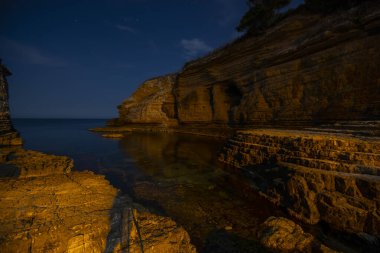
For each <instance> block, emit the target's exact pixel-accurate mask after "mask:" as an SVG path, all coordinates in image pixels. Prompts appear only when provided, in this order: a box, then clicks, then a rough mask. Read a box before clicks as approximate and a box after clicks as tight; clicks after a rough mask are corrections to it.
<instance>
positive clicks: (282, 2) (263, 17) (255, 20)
mask: <svg viewBox="0 0 380 253" xmlns="http://www.w3.org/2000/svg"><path fill="white" fill-rule="evenodd" d="M290 2H291V0H247V3H248V5H249V10H248V12H247V13H246V14H245V15H244V16H243V18H242V19H241V20H240V23H239V25H238V27H237V28H236V29H237V30H238V31H239V32H243V31H247V33H249V34H257V33H261V32H263V31H265V29H267V28H268V27H270V26H271V25H273V24H274V23H275V22H276V21H278V20H279V18H280V17H281V14H280V10H281V9H282V8H284V7H285V6H287V5H289V4H290Z"/></svg>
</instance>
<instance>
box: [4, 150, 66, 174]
mask: <svg viewBox="0 0 380 253" xmlns="http://www.w3.org/2000/svg"><path fill="white" fill-rule="evenodd" d="M7 151H8V152H9V151H10V150H9V149H6V148H3V149H2V150H0V154H2V155H3V161H1V164H0V175H2V176H3V177H5V176H6V177H19V178H23V177H37V176H46V175H52V174H67V173H70V172H71V170H72V169H73V168H74V162H73V160H72V159H70V158H68V157H65V156H54V155H47V154H44V153H41V152H36V151H31V150H23V149H15V151H13V152H12V151H10V152H9V153H8V152H7Z"/></svg>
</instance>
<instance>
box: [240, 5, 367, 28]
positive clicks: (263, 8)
mask: <svg viewBox="0 0 380 253" xmlns="http://www.w3.org/2000/svg"><path fill="white" fill-rule="evenodd" d="M368 1H374V0H331V1H321V0H305V2H304V4H302V5H301V6H300V8H304V9H306V10H308V11H311V12H316V13H323V14H328V13H332V12H334V11H339V10H344V9H349V8H353V7H355V6H356V5H359V4H361V3H363V2H368ZM291 2H292V1H291V0H247V4H248V5H249V10H248V11H247V13H245V14H244V16H243V17H242V18H241V20H240V23H239V25H238V26H237V27H236V30H237V31H239V32H244V31H246V32H247V34H248V35H256V34H260V33H262V32H264V31H266V29H268V28H269V27H272V26H273V25H275V24H277V23H278V22H279V21H281V20H282V19H283V18H285V17H286V16H287V15H289V14H290V13H291V10H290V9H289V10H286V9H287V7H288V6H289V4H290V3H291Z"/></svg>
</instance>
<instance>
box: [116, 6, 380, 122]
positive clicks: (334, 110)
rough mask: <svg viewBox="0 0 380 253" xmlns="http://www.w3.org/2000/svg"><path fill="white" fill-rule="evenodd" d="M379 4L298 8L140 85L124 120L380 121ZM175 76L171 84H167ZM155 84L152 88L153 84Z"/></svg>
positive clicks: (124, 107)
mask: <svg viewBox="0 0 380 253" xmlns="http://www.w3.org/2000/svg"><path fill="white" fill-rule="evenodd" d="M379 31H380V5H379V3H378V2H376V1H373V2H371V3H363V4H361V5H360V6H358V7H355V8H353V9H351V10H348V11H345V12H339V13H333V14H330V15H327V16H322V15H318V14H312V13H308V12H306V11H305V10H302V9H301V10H298V11H296V12H295V13H293V14H292V15H289V16H288V17H287V18H285V19H284V20H282V21H281V22H280V23H279V24H278V25H276V26H275V27H273V28H271V29H269V30H268V31H267V32H266V33H265V34H264V35H260V36H257V37H247V38H242V39H239V40H237V41H235V42H233V43H231V44H230V45H227V46H225V47H223V48H221V49H219V50H216V51H215V52H213V53H212V54H210V55H208V56H206V57H202V58H200V59H198V60H195V61H192V62H189V63H187V64H186V65H185V66H184V68H183V69H182V71H180V72H179V73H178V76H177V78H172V77H170V78H169V77H161V78H157V79H152V80H149V81H147V82H145V83H144V84H142V85H141V86H140V88H139V89H138V90H137V91H136V93H135V94H134V95H132V97H130V98H129V99H128V100H126V101H125V102H124V103H123V104H122V105H121V106H120V118H119V121H118V122H119V123H120V122H121V123H122V124H125V123H130V122H133V123H147V122H149V123H152V122H155V123H163V122H167V120H168V119H173V118H175V119H176V120H178V122H179V124H180V126H182V127H185V126H188V125H191V126H194V125H196V124H198V125H201V126H203V128H204V127H210V126H212V125H221V126H237V127H242V126H249V125H258V124H259V125H273V124H276V125H278V124H280V125H286V126H294V125H312V124H318V123H321V122H330V121H342V120H376V119H379V118H380V103H379V101H380V89H379V86H380V67H379V66H380V50H379V49H380V33H379ZM168 80H170V81H168ZM153 86H154V87H153Z"/></svg>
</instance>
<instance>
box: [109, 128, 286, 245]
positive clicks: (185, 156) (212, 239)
mask: <svg viewBox="0 0 380 253" xmlns="http://www.w3.org/2000/svg"><path fill="white" fill-rule="evenodd" d="M222 144H223V141H221V140H217V139H212V138H207V137H198V136H192V135H180V134H165V133H162V134H136V133H134V134H130V135H127V136H126V137H125V138H124V139H122V140H120V148H121V149H122V151H123V152H124V153H125V156H126V157H132V158H133V159H134V161H135V163H136V168H135V170H136V173H133V172H131V171H129V172H120V171H119V172H117V171H113V174H114V178H118V180H120V176H121V175H122V179H121V180H122V181H123V184H124V185H128V186H129V187H130V188H129V191H130V192H132V195H134V197H135V200H137V201H139V202H141V203H143V204H145V205H147V204H148V205H150V207H151V208H152V210H156V211H159V212H160V211H161V212H163V213H165V214H166V215H169V216H170V217H172V218H174V219H175V220H176V221H177V222H179V223H180V224H181V225H183V226H184V227H185V229H186V230H187V231H188V232H189V234H190V236H191V237H192V241H193V243H194V244H196V245H197V247H198V249H200V251H202V249H203V251H207V252H257V251H260V250H262V249H261V247H260V246H258V244H257V243H256V232H257V231H256V229H257V227H258V224H260V223H261V222H263V221H264V220H265V219H266V218H267V217H268V216H270V215H277V216H284V214H283V213H281V211H279V210H277V209H276V208H274V207H273V205H271V204H270V203H269V202H267V201H266V200H265V199H263V198H261V197H260V196H258V195H257V194H254V193H252V192H250V193H249V194H248V192H247V191H245V190H244V189H245V187H244V185H245V184H244V181H243V179H241V178H237V177H238V176H237V175H232V174H229V173H228V172H226V171H224V170H223V169H222V167H221V166H220V164H218V162H217V153H218V151H219V148H220V147H221V145H222ZM116 173H117V174H118V175H117V176H116ZM111 180H112V179H111ZM234 182H236V183H234ZM243 196H246V197H243Z"/></svg>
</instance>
